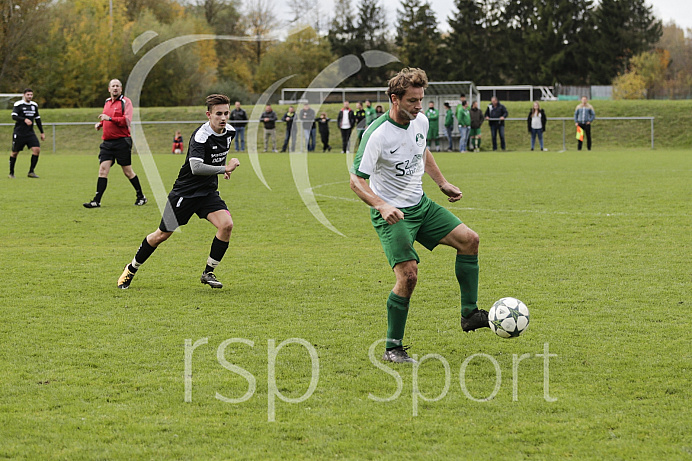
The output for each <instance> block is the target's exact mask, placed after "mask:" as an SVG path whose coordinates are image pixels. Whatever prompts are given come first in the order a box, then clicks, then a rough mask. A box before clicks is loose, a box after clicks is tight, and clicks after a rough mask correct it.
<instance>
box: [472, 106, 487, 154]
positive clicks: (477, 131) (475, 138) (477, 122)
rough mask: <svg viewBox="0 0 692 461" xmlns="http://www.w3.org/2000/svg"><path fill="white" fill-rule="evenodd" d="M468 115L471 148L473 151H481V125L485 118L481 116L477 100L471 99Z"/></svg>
mask: <svg viewBox="0 0 692 461" xmlns="http://www.w3.org/2000/svg"><path fill="white" fill-rule="evenodd" d="M469 116H470V117H471V128H470V129H469V137H470V138H471V150H472V151H474V152H480V151H481V125H483V122H484V121H485V119H484V118H483V112H482V111H481V110H480V109H479V108H478V101H473V103H471V110H469Z"/></svg>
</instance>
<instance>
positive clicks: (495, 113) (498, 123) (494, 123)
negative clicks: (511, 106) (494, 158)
mask: <svg viewBox="0 0 692 461" xmlns="http://www.w3.org/2000/svg"><path fill="white" fill-rule="evenodd" d="M507 117H509V113H508V112H507V108H506V107H505V106H503V105H502V104H500V101H498V100H497V98H496V97H495V96H493V98H492V99H491V100H490V105H489V106H488V108H487V109H486V110H485V119H486V120H488V123H489V124H490V135H491V136H492V137H493V150H494V151H495V150H497V135H498V133H499V134H500V147H502V150H505V149H506V147H507V146H506V145H505V119H506V118H507Z"/></svg>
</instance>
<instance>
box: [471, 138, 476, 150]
mask: <svg viewBox="0 0 692 461" xmlns="http://www.w3.org/2000/svg"><path fill="white" fill-rule="evenodd" d="M475 148H476V138H471V149H475Z"/></svg>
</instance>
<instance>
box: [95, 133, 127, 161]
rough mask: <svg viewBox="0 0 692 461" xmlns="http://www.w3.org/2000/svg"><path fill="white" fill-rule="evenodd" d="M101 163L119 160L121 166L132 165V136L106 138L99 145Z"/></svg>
mask: <svg viewBox="0 0 692 461" xmlns="http://www.w3.org/2000/svg"><path fill="white" fill-rule="evenodd" d="M99 147H100V149H101V151H100V152H99V163H103V162H107V161H110V162H111V165H112V164H114V163H115V162H118V165H120V166H128V165H132V138H118V139H106V140H104V141H103V142H102V143H101V146H99Z"/></svg>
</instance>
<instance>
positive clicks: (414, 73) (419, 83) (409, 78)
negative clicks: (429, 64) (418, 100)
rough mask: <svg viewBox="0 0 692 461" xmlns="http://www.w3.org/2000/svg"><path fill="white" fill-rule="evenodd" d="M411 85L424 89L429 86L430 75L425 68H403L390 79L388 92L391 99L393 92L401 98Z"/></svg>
mask: <svg viewBox="0 0 692 461" xmlns="http://www.w3.org/2000/svg"><path fill="white" fill-rule="evenodd" d="M410 87H414V88H423V89H425V88H427V87H428V76H427V74H426V73H425V71H424V70H423V69H418V68H411V67H404V68H403V69H401V71H399V73H398V74H396V75H395V76H394V77H392V78H391V79H389V83H388V87H387V92H386V94H387V96H389V100H390V101H391V100H392V95H393V94H395V95H396V96H397V97H398V98H399V99H401V98H402V97H403V96H404V95H405V94H406V90H408V89H409V88H410Z"/></svg>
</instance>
